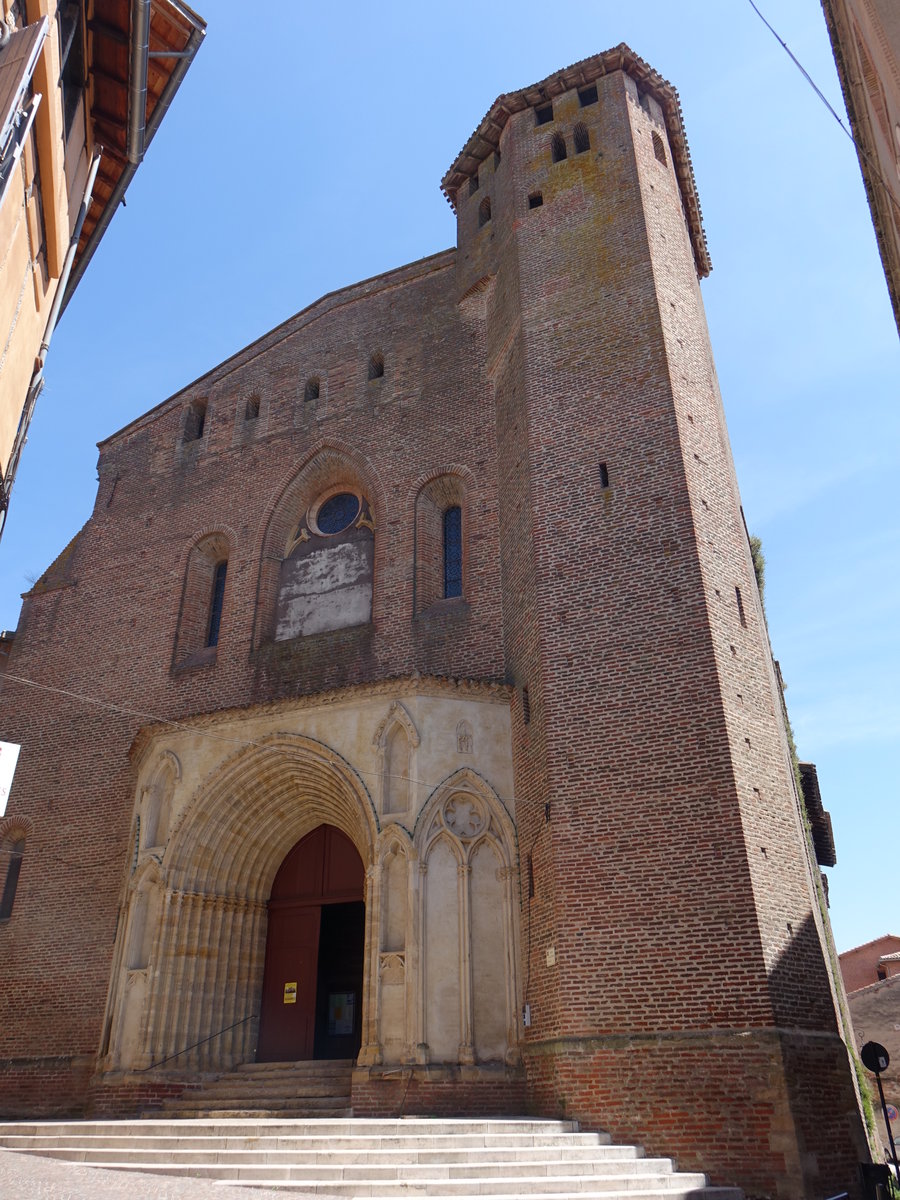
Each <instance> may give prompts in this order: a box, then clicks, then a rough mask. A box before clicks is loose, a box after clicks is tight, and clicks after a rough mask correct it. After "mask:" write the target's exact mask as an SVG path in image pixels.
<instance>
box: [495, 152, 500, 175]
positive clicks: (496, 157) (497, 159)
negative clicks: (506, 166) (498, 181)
mask: <svg viewBox="0 0 900 1200" xmlns="http://www.w3.org/2000/svg"><path fill="white" fill-rule="evenodd" d="M499 166H500V151H499V150H495V151H494V170H495V171H496V170H497V168H498V167H499Z"/></svg>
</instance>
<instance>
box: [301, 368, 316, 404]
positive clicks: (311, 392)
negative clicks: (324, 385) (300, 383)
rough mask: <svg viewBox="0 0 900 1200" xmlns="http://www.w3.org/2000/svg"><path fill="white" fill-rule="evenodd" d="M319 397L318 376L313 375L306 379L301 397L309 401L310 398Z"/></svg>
mask: <svg viewBox="0 0 900 1200" xmlns="http://www.w3.org/2000/svg"><path fill="white" fill-rule="evenodd" d="M318 398H319V377H318V375H313V376H312V378H311V379H307V381H306V387H305V388H304V389H303V399H304V400H306V401H307V402H309V401H310V400H318Z"/></svg>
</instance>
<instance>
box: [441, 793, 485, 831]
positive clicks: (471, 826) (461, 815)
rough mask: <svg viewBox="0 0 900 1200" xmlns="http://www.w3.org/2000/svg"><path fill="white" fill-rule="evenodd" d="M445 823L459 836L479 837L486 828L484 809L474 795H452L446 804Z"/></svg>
mask: <svg viewBox="0 0 900 1200" xmlns="http://www.w3.org/2000/svg"><path fill="white" fill-rule="evenodd" d="M444 824H445V825H446V826H447V828H448V829H449V830H451V831H452V832H453V833H455V834H456V836H457V837H459V838H473V837H477V836H478V834H479V833H481V831H482V830H483V829H484V826H485V819H484V811H483V810H482V807H481V805H480V804H479V803H478V801H477V800H476V799H475V798H474V797H473V796H464V795H456V796H451V797H450V799H449V800H448V801H447V803H446V804H445V805H444Z"/></svg>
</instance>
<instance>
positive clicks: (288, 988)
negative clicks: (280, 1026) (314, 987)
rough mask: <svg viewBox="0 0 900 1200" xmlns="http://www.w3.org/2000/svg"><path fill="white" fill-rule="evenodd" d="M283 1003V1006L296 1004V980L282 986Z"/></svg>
mask: <svg viewBox="0 0 900 1200" xmlns="http://www.w3.org/2000/svg"><path fill="white" fill-rule="evenodd" d="M284 1002H285V1004H296V1003H297V981H296V980H294V981H293V982H291V983H286V984H285V985H284Z"/></svg>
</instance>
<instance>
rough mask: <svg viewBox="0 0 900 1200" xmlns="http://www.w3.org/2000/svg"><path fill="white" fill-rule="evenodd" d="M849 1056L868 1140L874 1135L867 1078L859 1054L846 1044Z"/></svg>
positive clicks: (873, 1113) (872, 1111) (870, 1096)
mask: <svg viewBox="0 0 900 1200" xmlns="http://www.w3.org/2000/svg"><path fill="white" fill-rule="evenodd" d="M847 1049H848V1050H849V1051H850V1057H851V1059H852V1060H853V1069H854V1071H855V1072H856V1083H857V1086H858V1087H859V1098H860V1100H862V1110H863V1119H864V1120H865V1122H866V1133H867V1134H868V1135H869V1141H870V1142H871V1141H872V1139H873V1138H874V1137H875V1109H874V1107H873V1105H872V1093H871V1091H870V1090H869V1079H868V1076H867V1075H866V1073H865V1071H864V1070H863V1065H862V1063H861V1062H860V1061H859V1056H858V1055H857V1053H856V1051H855V1050H854V1048H853V1046H851V1045H848V1047H847Z"/></svg>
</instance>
